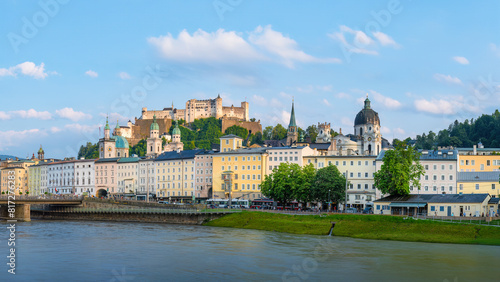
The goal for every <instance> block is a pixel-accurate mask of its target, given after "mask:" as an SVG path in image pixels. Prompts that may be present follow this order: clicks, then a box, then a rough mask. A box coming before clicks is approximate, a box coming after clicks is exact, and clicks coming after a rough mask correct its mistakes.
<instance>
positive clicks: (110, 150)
mask: <svg viewBox="0 0 500 282" xmlns="http://www.w3.org/2000/svg"><path fill="white" fill-rule="evenodd" d="M110 130H111V129H110V127H109V123H108V118H107V117H106V126H105V127H104V138H101V139H99V158H100V159H105V158H115V157H116V140H115V138H114V137H113V138H111V136H110ZM125 141H127V140H125ZM127 145H128V143H127Z"/></svg>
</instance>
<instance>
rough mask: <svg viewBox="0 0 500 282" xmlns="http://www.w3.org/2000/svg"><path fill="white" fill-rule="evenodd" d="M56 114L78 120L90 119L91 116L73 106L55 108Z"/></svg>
mask: <svg viewBox="0 0 500 282" xmlns="http://www.w3.org/2000/svg"><path fill="white" fill-rule="evenodd" d="M56 114H57V115H58V116H59V117H61V118H66V119H69V120H72V121H79V120H82V119H91V118H92V116H91V115H89V114H86V113H83V112H77V111H75V110H73V108H63V109H60V110H56Z"/></svg>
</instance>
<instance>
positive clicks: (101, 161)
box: [95, 158, 120, 163]
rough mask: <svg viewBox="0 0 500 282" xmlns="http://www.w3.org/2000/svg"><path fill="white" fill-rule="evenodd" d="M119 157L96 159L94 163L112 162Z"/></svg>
mask: <svg viewBox="0 0 500 282" xmlns="http://www.w3.org/2000/svg"><path fill="white" fill-rule="evenodd" d="M119 159H120V158H106V159H97V160H96V161H95V163H112V162H117V161H118V160H119Z"/></svg>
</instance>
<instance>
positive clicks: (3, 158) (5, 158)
mask: <svg viewBox="0 0 500 282" xmlns="http://www.w3.org/2000/svg"><path fill="white" fill-rule="evenodd" d="M7 159H12V160H15V159H16V157H14V156H9V155H0V161H5V160H7Z"/></svg>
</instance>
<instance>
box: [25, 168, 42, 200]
mask: <svg viewBox="0 0 500 282" xmlns="http://www.w3.org/2000/svg"><path fill="white" fill-rule="evenodd" d="M28 175H29V177H28V189H29V191H30V195H33V196H39V195H40V194H41V187H42V165H32V166H30V167H29V168H28Z"/></svg>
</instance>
